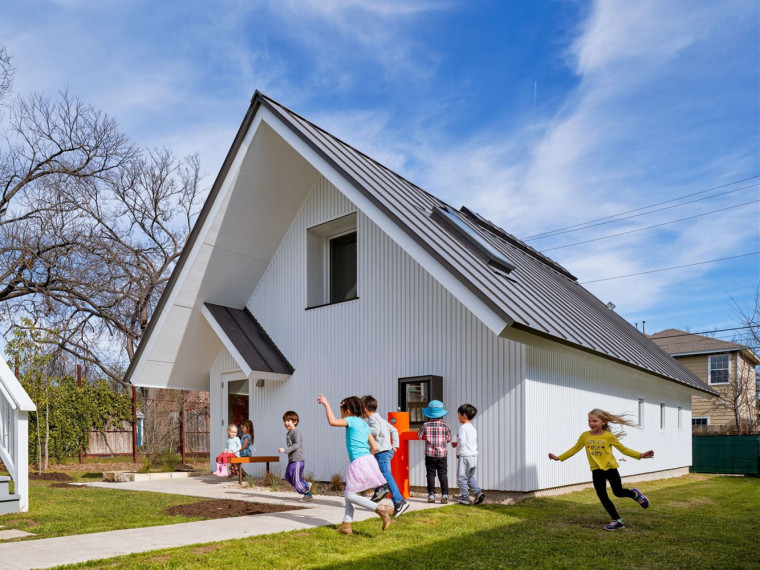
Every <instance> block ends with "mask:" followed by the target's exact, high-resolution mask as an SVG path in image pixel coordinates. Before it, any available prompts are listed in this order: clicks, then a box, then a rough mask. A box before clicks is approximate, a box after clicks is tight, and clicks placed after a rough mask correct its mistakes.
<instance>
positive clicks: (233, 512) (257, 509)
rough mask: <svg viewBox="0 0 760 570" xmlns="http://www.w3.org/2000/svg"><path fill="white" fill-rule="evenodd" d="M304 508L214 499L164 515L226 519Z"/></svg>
mask: <svg viewBox="0 0 760 570" xmlns="http://www.w3.org/2000/svg"><path fill="white" fill-rule="evenodd" d="M302 508H303V507H291V506H287V505H271V504H265V503H250V502H248V501H232V500H229V499H212V500H210V501H198V502H197V503H191V504H189V505H177V506H175V507H167V508H166V509H164V514H167V515H181V516H185V517H203V518H205V519H224V518H228V517H242V516H246V515H261V514H266V513H281V512H284V511H298V510H300V509H302Z"/></svg>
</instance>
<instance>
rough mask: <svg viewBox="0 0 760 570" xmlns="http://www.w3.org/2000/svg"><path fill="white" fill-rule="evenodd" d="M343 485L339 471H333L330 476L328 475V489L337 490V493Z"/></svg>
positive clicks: (341, 490) (341, 489)
mask: <svg viewBox="0 0 760 570" xmlns="http://www.w3.org/2000/svg"><path fill="white" fill-rule="evenodd" d="M344 487H345V485H344V484H343V479H342V478H341V476H340V473H333V475H332V477H330V482H329V483H328V484H327V488H328V489H329V490H330V491H337V492H338V493H341V492H343V489H344Z"/></svg>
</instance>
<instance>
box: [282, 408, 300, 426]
mask: <svg viewBox="0 0 760 570" xmlns="http://www.w3.org/2000/svg"><path fill="white" fill-rule="evenodd" d="M288 420H291V421H292V422H293V423H294V424H296V425H298V422H300V421H301V418H299V417H298V414H297V413H295V412H294V411H293V410H288V411H287V412H285V413H284V414H282V421H284V422H286V421H288Z"/></svg>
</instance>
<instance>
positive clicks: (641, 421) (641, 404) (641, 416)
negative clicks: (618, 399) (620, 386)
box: [638, 398, 644, 426]
mask: <svg viewBox="0 0 760 570" xmlns="http://www.w3.org/2000/svg"><path fill="white" fill-rule="evenodd" d="M638 413H639V418H638V419H639V425H640V426H643V425H644V400H642V399H641V398H639V411H638Z"/></svg>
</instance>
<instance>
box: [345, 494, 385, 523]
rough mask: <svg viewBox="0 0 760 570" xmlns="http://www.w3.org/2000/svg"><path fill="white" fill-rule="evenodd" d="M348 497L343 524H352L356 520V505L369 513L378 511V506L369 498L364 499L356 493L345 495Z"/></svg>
mask: <svg viewBox="0 0 760 570" xmlns="http://www.w3.org/2000/svg"><path fill="white" fill-rule="evenodd" d="M344 496H345V497H346V510H345V512H344V514H343V522H352V521H353V520H354V505H357V506H359V507H364V508H365V509H367V510H368V511H377V505H376V504H375V503H373V502H372V501H371V500H370V499H369V497H362V496H361V495H358V494H356V493H349V492H348V491H346V492H345V493H344Z"/></svg>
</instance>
